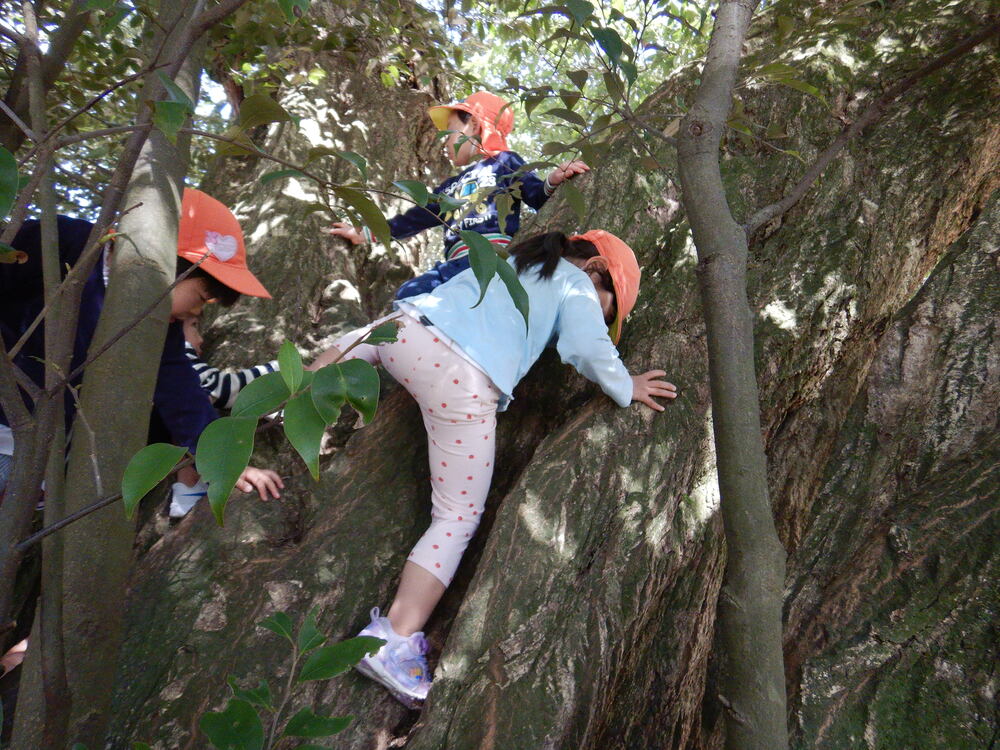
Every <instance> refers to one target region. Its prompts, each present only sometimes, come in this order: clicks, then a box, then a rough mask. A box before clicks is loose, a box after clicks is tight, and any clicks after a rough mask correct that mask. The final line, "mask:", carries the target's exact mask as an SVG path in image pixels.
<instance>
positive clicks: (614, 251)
mask: <svg viewBox="0 0 1000 750" xmlns="http://www.w3.org/2000/svg"><path fill="white" fill-rule="evenodd" d="M570 239H571V240H587V241H588V242H591V243H593V245H594V247H596V248H597V252H598V253H599V254H600V256H601V257H602V258H604V259H605V260H606V261H607V263H608V272H609V273H610V274H611V282H612V283H613V284H614V285H615V298H616V300H617V302H618V314H617V315H615V319H614V320H613V321H611V325H610V326H608V335H609V336H611V340H612V341H613V342H615V343H616V344H617V343H618V339H620V338H621V335H622V323H624V321H625V318H626V317H627V316H628V314H629V313H630V312H632V308H633V307H635V301H636V299H637V298H638V297H639V279H640V278H641V277H642V271H640V270H639V262H638V261H637V260H636V259H635V253H633V252H632V248H630V247H629V246H628V245H626V244H625V243H624V242H622V241H621V240H620V239H618V238H617V237H615V236H614V235H613V234H611V232H605V231H604V230H603V229H592V230H590V231H589V232H585V233H584V234H577V235H573V236H572V237H570Z"/></svg>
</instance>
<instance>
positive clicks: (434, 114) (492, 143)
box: [427, 91, 514, 156]
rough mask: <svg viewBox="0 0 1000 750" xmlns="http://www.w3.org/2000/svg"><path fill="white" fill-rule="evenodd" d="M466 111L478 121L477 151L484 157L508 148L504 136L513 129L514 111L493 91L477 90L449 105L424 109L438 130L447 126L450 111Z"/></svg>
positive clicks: (494, 154)
mask: <svg viewBox="0 0 1000 750" xmlns="http://www.w3.org/2000/svg"><path fill="white" fill-rule="evenodd" d="M456 109H457V110H460V111H462V112H468V113H469V114H470V115H472V117H473V118H474V119H475V120H476V122H477V123H478V124H479V140H480V144H479V150H480V151H482V152H483V153H484V154H486V155H487V156H496V155H497V154H499V153H500V152H501V151H508V150H509V149H508V148H507V136H508V135H510V133H511V131H512V130H513V129H514V110H513V109H511V107H510V104H508V103H507V102H505V101H504V100H503V99H501V98H500V97H499V96H497V95H496V94H491V93H490V92H489V91H477V92H476V93H475V94H472V95H470V96H467V97H465V98H464V99H460V100H458V101H457V102H452V103H451V104H438V105H437V106H434V107H431V108H430V109H428V110H427V111H428V113H429V114H430V116H431V120H433V121H434V125H435V126H436V127H437V129H438V130H447V129H448V117H449V116H450V115H451V113H452V111H453V110H456Z"/></svg>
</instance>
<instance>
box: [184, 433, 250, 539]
mask: <svg viewBox="0 0 1000 750" xmlns="http://www.w3.org/2000/svg"><path fill="white" fill-rule="evenodd" d="M256 427H257V418H256V417H222V418H221V419H216V420H215V421H214V422H212V423H211V424H209V425H208V427H206V428H205V429H204V430H203V431H202V433H201V437H200V438H199V439H198V453H197V455H196V457H195V466H196V467H197V468H198V473H199V474H201V478H202V479H203V480H204V481H206V482H208V502H209V504H210V505H211V506H212V512H213V513H214V514H215V520H216V521H218V522H219V525H220V526H221V525H222V516H223V514H224V513H225V510H226V502H227V501H228V500H229V495H230V493H231V492H232V491H233V487H234V486H236V480H237V479H239V478H240V474H242V473H243V470H244V469H245V468H246V467H247V464H248V463H250V454H251V453H253V435H254V430H255V429H256Z"/></svg>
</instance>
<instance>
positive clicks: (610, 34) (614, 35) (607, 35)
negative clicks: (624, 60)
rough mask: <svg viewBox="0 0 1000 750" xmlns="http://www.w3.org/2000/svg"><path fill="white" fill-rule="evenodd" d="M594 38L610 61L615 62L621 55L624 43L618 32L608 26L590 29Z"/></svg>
mask: <svg viewBox="0 0 1000 750" xmlns="http://www.w3.org/2000/svg"><path fill="white" fill-rule="evenodd" d="M590 33H591V34H593V35H594V40H595V41H596V42H597V43H598V44H599V45H600V46H601V49H603V50H604V51H605V52H606V53H607V55H608V57H609V58H610V59H611V61H612V62H614V63H617V62H618V61H619V60H620V59H621V56H622V50H623V49H624V43H623V42H622V38H621V37H620V36H619V35H618V32H617V31H615V30H614V29H609V28H598V29H592V30H591V32H590Z"/></svg>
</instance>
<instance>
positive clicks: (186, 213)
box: [177, 188, 271, 299]
mask: <svg viewBox="0 0 1000 750" xmlns="http://www.w3.org/2000/svg"><path fill="white" fill-rule="evenodd" d="M177 254H178V255H179V256H180V257H182V258H184V259H185V260H189V261H191V262H192V263H197V262H198V261H201V265H200V266H199V268H201V269H202V270H204V271H205V273H207V274H210V275H211V276H214V277H215V278H217V279H218V280H219V281H221V282H222V283H223V284H225V285H226V286H228V287H229V288H230V289H235V290H236V291H237V292H239V293H240V294H248V295H250V296H251V297H263V298H265V299H270V298H271V295H270V293H269V292H268V291H267V289H265V288H264V285H263V284H261V283H260V281H258V280H257V277H256V276H254V275H253V274H252V273H250V269H249V268H247V249H246V246H245V245H244V244H243V230H242V229H240V223H239V222H238V221H237V220H236V217H235V216H233V212H232V211H230V210H229V209H228V208H226V207H225V206H224V205H223V204H222V203H220V202H219V201H217V200H216V199H215V198H213V197H212V196H210V195H207V194H205V193H203V192H201V191H200V190H195V189H194V188H184V198H183V199H182V200H181V219H180V227H179V228H178V231H177ZM202 258H204V260H202Z"/></svg>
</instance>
